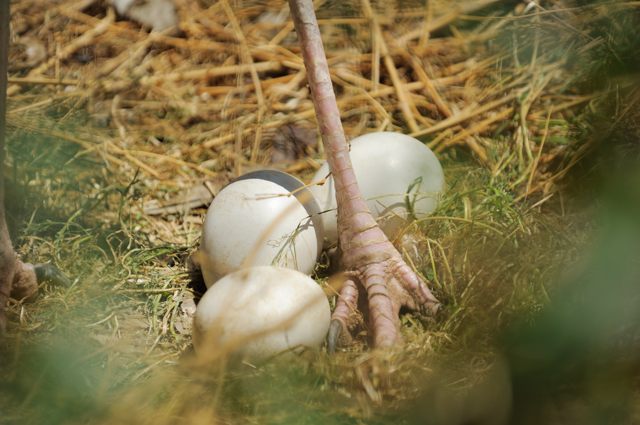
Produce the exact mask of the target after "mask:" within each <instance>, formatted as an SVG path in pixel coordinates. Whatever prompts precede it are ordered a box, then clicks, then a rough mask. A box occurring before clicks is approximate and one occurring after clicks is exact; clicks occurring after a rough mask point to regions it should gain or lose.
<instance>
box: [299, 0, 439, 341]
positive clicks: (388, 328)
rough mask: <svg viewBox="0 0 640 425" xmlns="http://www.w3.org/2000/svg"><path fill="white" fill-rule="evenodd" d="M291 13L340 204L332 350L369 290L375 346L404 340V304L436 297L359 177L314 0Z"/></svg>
mask: <svg viewBox="0 0 640 425" xmlns="http://www.w3.org/2000/svg"><path fill="white" fill-rule="evenodd" d="M289 6H290V9H291V15H292V18H293V21H294V24H295V28H296V32H297V34H298V38H299V40H300V45H301V47H302V54H303V57H304V63H305V67H306V69H307V77H308V79H309V88H310V91H311V97H312V99H313V104H314V107H315V110H316V119H317V121H318V127H319V128H320V134H321V135H322V141H323V144H324V148H325V151H326V153H327V162H328V163H329V169H330V170H331V174H332V175H333V179H334V182H335V189H336V203H337V205H338V211H337V214H338V233H339V240H340V248H341V250H342V261H343V266H344V267H345V269H346V272H347V274H348V275H349V277H350V279H349V280H347V281H346V283H345V285H344V286H343V288H342V290H341V291H340V295H339V297H338V302H337V305H336V309H335V311H334V313H333V318H332V324H331V327H330V332H329V338H328V339H329V350H333V349H334V348H335V345H336V342H337V341H338V340H339V339H340V337H341V335H344V334H346V333H348V332H349V330H350V329H351V328H352V327H353V325H354V320H356V319H354V318H356V317H357V315H356V314H353V313H354V310H355V308H356V306H357V305H358V299H359V297H364V296H366V302H367V304H368V313H369V324H370V329H371V331H372V333H373V343H374V346H375V347H389V346H392V345H394V344H397V343H398V342H400V341H401V336H400V320H399V318H398V313H399V311H400V308H401V307H407V308H411V309H423V310H429V311H432V312H433V311H435V310H437V308H438V301H437V300H436V298H435V297H434V296H433V295H432V294H431V292H430V291H429V289H428V288H427V287H426V285H425V282H423V281H422V279H420V277H419V276H417V275H416V274H415V273H414V272H413V270H411V268H410V267H409V266H407V264H406V263H405V262H404V260H403V259H402V256H401V255H400V253H399V252H398V250H397V249H396V248H395V247H394V246H393V244H391V242H390V241H389V239H388V238H387V237H386V235H385V234H384V233H383V232H382V230H381V229H380V227H378V225H377V223H376V221H375V220H374V218H373V216H372V215H371V213H370V212H369V209H368V207H367V204H366V202H365V201H364V199H363V197H362V195H361V193H360V190H359V188H358V183H357V181H356V177H355V173H354V171H353V166H352V165H351V159H350V157H349V146H348V144H347V141H346V138H345V135H344V130H343V128H342V123H341V121H340V113H339V110H338V105H337V103H336V98H335V94H334V92H333V85H332V82H331V77H330V74H329V68H328V65H327V60H326V56H325V53H324V47H323V45H322V39H321V36H320V29H319V27H318V23H317V21H316V17H315V12H314V9H313V1H312V0H289Z"/></svg>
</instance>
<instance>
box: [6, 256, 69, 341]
mask: <svg viewBox="0 0 640 425" xmlns="http://www.w3.org/2000/svg"><path fill="white" fill-rule="evenodd" d="M13 261H14V268H13V277H12V278H11V277H10V276H9V275H7V276H3V277H5V278H6V280H5V281H1V282H0V334H2V333H4V332H5V330H6V326H7V317H6V314H5V307H6V304H7V301H8V300H9V298H13V299H16V300H29V299H32V298H33V297H34V296H35V295H36V294H37V293H38V284H39V283H42V282H47V281H48V282H51V283H53V284H55V285H61V286H69V285H70V284H71V281H70V280H69V278H68V277H67V276H65V275H64V273H62V272H61V271H60V270H58V268H57V267H55V266H53V265H51V264H35V265H34V264H30V263H23V262H22V261H20V260H19V259H17V258H16V259H15V260H13ZM5 270H8V268H6V269H5Z"/></svg>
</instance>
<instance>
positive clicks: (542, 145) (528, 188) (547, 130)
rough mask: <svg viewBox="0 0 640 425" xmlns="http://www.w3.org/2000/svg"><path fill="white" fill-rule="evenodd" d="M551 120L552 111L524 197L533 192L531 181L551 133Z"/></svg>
mask: <svg viewBox="0 0 640 425" xmlns="http://www.w3.org/2000/svg"><path fill="white" fill-rule="evenodd" d="M550 122H551V111H549V112H548V113H547V120H546V122H545V123H544V133H543V135H542V141H541V142H540V148H539V149H538V155H536V159H535V161H534V162H533V165H532V167H531V173H530V174H529V180H528V181H527V187H526V189H525V191H524V198H525V199H526V198H527V196H529V194H530V193H531V183H533V177H534V176H535V174H536V170H537V169H538V164H539V163H540V157H541V156H542V151H543V150H544V144H545V142H546V141H547V136H548V135H549V123H550Z"/></svg>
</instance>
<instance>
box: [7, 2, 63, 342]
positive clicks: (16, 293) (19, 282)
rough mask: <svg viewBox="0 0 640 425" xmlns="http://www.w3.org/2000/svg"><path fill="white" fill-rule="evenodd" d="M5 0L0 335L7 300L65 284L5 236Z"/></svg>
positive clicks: (48, 268) (54, 271) (52, 268)
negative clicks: (27, 259) (25, 258)
mask: <svg viewBox="0 0 640 425" xmlns="http://www.w3.org/2000/svg"><path fill="white" fill-rule="evenodd" d="M9 21H10V14H9V1H1V2H0V334H1V333H3V332H4V330H5V328H6V321H7V318H6V315H5V307H6V305H7V301H8V300H9V297H12V298H15V299H25V298H29V297H31V296H33V295H34V294H35V293H36V292H37V291H38V281H40V282H42V281H44V280H49V281H52V282H54V283H58V284H62V285H68V284H69V283H70V282H69V280H68V279H67V277H66V276H64V274H62V273H61V272H60V271H59V270H58V269H56V268H55V267H54V266H52V265H50V264H36V265H32V264H28V263H23V262H22V261H20V259H19V258H18V256H17V255H16V253H15V251H14V250H13V245H12V244H11V238H10V237H9V229H8V227H7V220H6V216H5V210H4V137H5V119H6V111H7V99H6V96H7V68H8V66H7V65H8V55H9Z"/></svg>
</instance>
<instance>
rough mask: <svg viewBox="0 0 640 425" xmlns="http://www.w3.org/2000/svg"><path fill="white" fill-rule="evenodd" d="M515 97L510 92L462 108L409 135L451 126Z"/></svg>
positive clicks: (423, 133) (433, 131)
mask: <svg viewBox="0 0 640 425" xmlns="http://www.w3.org/2000/svg"><path fill="white" fill-rule="evenodd" d="M516 97H518V93H511V94H509V95H507V96H505V97H503V98H501V99H496V100H494V101H492V102H489V103H486V104H484V105H482V106H480V107H479V108H474V107H470V108H466V109H463V110H462V111H460V113H458V114H456V115H454V116H452V117H450V118H447V119H446V120H443V121H440V122H439V123H438V124H436V125H433V126H431V127H429V128H427V129H424V130H420V131H418V132H415V133H412V134H411V136H413V137H418V136H424V135H427V134H432V133H435V132H437V131H440V130H443V129H445V128H447V127H451V126H453V125H456V124H460V123H461V122H463V121H466V120H468V119H470V118H473V117H475V116H477V115H480V114H483V113H485V112H487V111H490V110H492V109H494V108H497V107H498V106H501V105H504V104H505V103H507V102H510V101H512V100H513V99H515V98H516Z"/></svg>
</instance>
